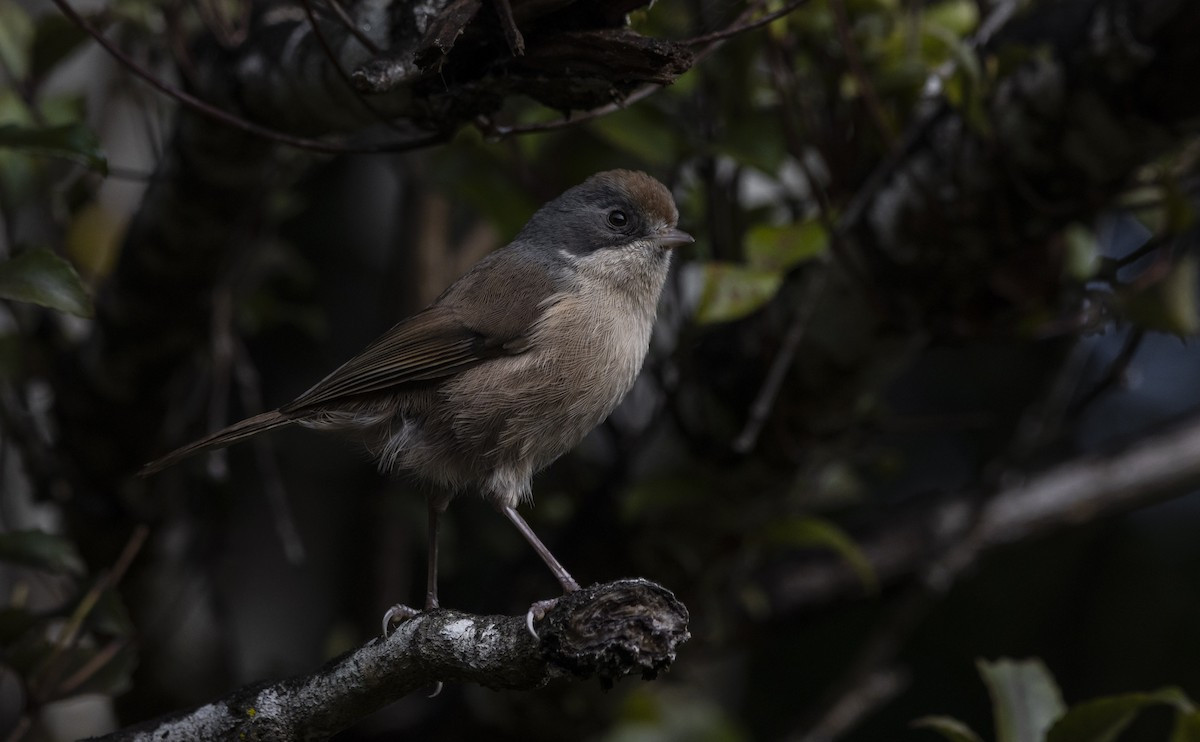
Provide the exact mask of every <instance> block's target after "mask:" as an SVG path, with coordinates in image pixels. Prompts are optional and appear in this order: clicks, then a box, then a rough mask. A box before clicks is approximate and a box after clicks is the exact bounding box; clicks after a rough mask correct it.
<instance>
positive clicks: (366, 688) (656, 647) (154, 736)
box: [100, 579, 689, 742]
mask: <svg viewBox="0 0 1200 742" xmlns="http://www.w3.org/2000/svg"><path fill="white" fill-rule="evenodd" d="M687 623H688V612H687V609H686V608H685V607H684V606H683V604H682V603H680V602H679V601H678V600H676V599H675V596H674V595H672V594H671V593H670V591H668V590H667V589H665V588H663V587H662V586H660V585H657V584H655V583H653V582H649V581H647V580H636V579H635V580H619V581H617V582H610V583H605V584H603V585H593V586H592V587H589V588H584V589H583V590H580V591H578V592H575V593H571V594H569V595H565V596H563V597H562V598H561V599H559V601H558V602H557V603H556V604H555V606H554V607H553V608H552V609H551V610H550V611H549V613H548V614H547V615H546V617H545V619H543V620H542V621H541V622H540V623H539V624H538V631H539V636H540V639H539V640H535V639H534V638H533V637H532V636H531V635H530V634H529V632H528V631H527V630H526V628H525V618H524V617H523V616H475V615H471V614H467V613H460V612H458V611H451V610H436V611H431V612H428V613H421V614H418V615H417V616H416V617H414V618H412V619H409V620H408V621H405V622H404V623H402V624H401V625H400V626H399V628H397V629H396V631H395V632H394V633H393V634H392V635H391V636H389V637H387V638H386V639H384V638H377V639H372V640H371V641H369V642H367V643H366V644H364V645H363V646H361V647H359V648H358V649H356V650H354V651H352V652H349V653H347V654H344V655H342V656H341V657H338V658H337V659H334V660H332V661H331V662H329V663H328V664H326V665H325V666H324V667H322V668H321V669H319V670H317V671H316V672H313V673H310V674H308V675H303V676H298V677H294V678H289V679H287V680H282V681H277V682H271V683H265V684H259V685H255V686H249V687H246V688H241V689H239V690H237V691H235V692H233V693H231V694H230V695H228V696H226V697H225V698H222V699H221V700H219V701H214V702H212V703H209V704H207V705H205V706H202V707H200V708H198V709H194V710H192V711H189V712H187V713H184V714H182V715H179V716H176V717H173V718H169V719H165V720H162V719H160V720H157V721H154V722H149V723H147V724H141V725H138V726H137V727H132V728H129V729H125V730H121V731H118V732H115V733H113V734H110V735H107V736H105V737H102V738H100V739H103V740H108V741H109V742H115V741H117V740H158V739H168V738H169V739H323V738H325V737H327V736H329V735H331V734H333V733H334V732H336V731H338V730H340V729H344V728H345V727H347V726H349V725H350V724H351V723H353V722H354V721H356V720H357V719H360V718H362V717H363V716H366V715H367V714H369V713H371V712H373V711H375V710H377V709H379V708H382V707H383V706H385V705H387V704H388V703H391V702H392V701H394V700H396V699H397V698H400V697H401V696H404V695H405V694H408V693H411V692H413V691H415V690H418V689H421V688H427V687H430V686H433V685H435V684H437V683H439V682H460V683H463V682H465V683H478V684H480V685H483V686H486V687H488V688H493V689H509V690H530V689H533V688H539V687H541V686H543V685H545V684H546V683H548V682H550V681H551V680H554V679H559V678H572V677H573V678H590V677H597V678H599V679H600V681H601V682H602V683H611V682H613V681H614V680H617V679H619V678H622V677H625V676H627V675H634V674H637V675H641V676H642V677H643V678H646V679H652V678H654V677H655V676H657V674H658V673H659V672H662V671H664V670H666V669H667V668H669V667H670V665H671V663H672V662H673V661H674V659H675V652H676V649H677V648H678V646H679V645H680V644H682V643H683V642H685V641H687V639H688V638H689V634H688V631H687Z"/></svg>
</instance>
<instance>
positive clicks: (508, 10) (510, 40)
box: [492, 0, 525, 57]
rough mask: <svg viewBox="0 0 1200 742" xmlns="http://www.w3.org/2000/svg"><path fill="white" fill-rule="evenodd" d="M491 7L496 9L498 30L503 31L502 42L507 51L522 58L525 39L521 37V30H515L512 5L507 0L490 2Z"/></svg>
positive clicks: (515, 24)
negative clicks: (498, 19)
mask: <svg viewBox="0 0 1200 742" xmlns="http://www.w3.org/2000/svg"><path fill="white" fill-rule="evenodd" d="M492 5H494V6H495V8H496V15H498V16H500V28H501V29H502V30H503V31H504V41H505V42H506V43H507V44H508V50H509V51H510V52H512V55H513V56H514V57H521V56H524V55H525V37H524V36H522V35H521V29H519V28H517V21H516V19H515V18H513V10H512V5H510V4H509V2H508V0H492Z"/></svg>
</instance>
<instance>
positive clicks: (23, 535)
mask: <svg viewBox="0 0 1200 742" xmlns="http://www.w3.org/2000/svg"><path fill="white" fill-rule="evenodd" d="M0 561H3V562H10V563H12V564H22V565H25V566H26V567H36V568H38V569H44V570H46V571H48V572H66V573H68V574H73V575H82V574H83V573H84V567H83V560H82V559H80V558H79V553H78V552H76V551H75V545H74V544H72V543H71V542H70V541H68V540H66V539H64V538H62V537H61V536H54V535H51V534H49V533H46V532H45V531H10V532H8V533H0Z"/></svg>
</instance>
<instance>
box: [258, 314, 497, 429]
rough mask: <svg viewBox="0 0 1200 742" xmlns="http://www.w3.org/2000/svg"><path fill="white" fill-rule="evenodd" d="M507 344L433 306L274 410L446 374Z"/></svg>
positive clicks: (323, 402)
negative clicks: (469, 326)
mask: <svg viewBox="0 0 1200 742" xmlns="http://www.w3.org/2000/svg"><path fill="white" fill-rule="evenodd" d="M512 340H515V338H497V337H489V336H488V335H486V334H484V333H482V332H479V331H477V330H472V329H470V328H468V327H467V326H465V325H464V324H463V323H462V322H461V321H460V320H459V319H458V317H457V316H456V313H455V312H454V310H453V308H451V307H448V306H444V305H435V306H432V307H430V308H428V309H426V310H425V311H423V312H421V313H419V314H415V315H413V316H412V317H409V318H408V319H406V320H404V321H403V322H401V323H400V324H398V325H396V326H395V327H393V328H392V329H390V330H388V331H387V332H386V333H384V334H383V335H382V336H381V337H380V338H379V339H378V340H376V341H375V342H373V343H371V345H369V346H367V348H366V349H365V350H364V351H363V352H362V353H359V354H358V355H356V356H354V357H353V358H351V359H350V360H349V361H346V362H345V363H343V364H342V365H341V366H339V367H338V368H337V370H335V371H334V372H333V373H331V374H329V375H328V376H326V377H325V378H324V379H322V380H321V381H320V382H318V383H317V384H316V386H314V387H313V388H312V389H309V390H308V391H307V392H305V393H304V394H301V395H300V396H299V397H297V398H296V399H295V400H293V401H292V402H291V403H289V404H287V405H284V406H283V407H281V408H280V410H279V411H280V412H282V413H284V414H285V415H286V414H288V413H294V412H297V411H300V410H304V409H311V408H314V407H325V406H328V405H331V404H336V403H338V402H341V401H343V400H346V399H348V398H351V397H357V396H359V395H362V394H369V393H371V392H378V391H382V390H384V389H389V388H394V387H397V386H401V385H404V384H409V383H413V382H419V381H428V380H430V379H438V378H443V377H446V376H450V375H452V374H455V373H457V372H459V371H462V370H464V369H467V368H470V367H471V366H474V365H476V364H478V363H481V362H483V361H485V360H487V359H489V358H494V357H496V356H499V355H505V354H507V353H511V352H513V347H512V344H511V343H510V341H512ZM506 343H509V344H508V345H506Z"/></svg>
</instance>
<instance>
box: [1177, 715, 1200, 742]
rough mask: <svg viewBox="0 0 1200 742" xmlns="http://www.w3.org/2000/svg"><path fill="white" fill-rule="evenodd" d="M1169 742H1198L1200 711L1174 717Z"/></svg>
mask: <svg viewBox="0 0 1200 742" xmlns="http://www.w3.org/2000/svg"><path fill="white" fill-rule="evenodd" d="M1171 742H1200V711H1188V712H1186V713H1182V712H1181V713H1179V714H1177V715H1176V716H1175V728H1174V729H1172V730H1171Z"/></svg>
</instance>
